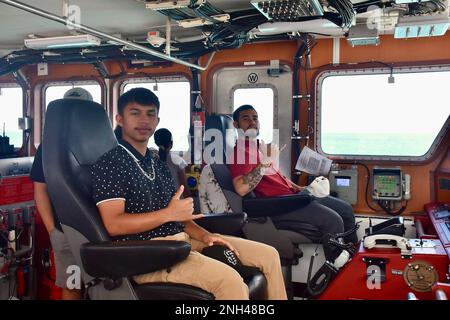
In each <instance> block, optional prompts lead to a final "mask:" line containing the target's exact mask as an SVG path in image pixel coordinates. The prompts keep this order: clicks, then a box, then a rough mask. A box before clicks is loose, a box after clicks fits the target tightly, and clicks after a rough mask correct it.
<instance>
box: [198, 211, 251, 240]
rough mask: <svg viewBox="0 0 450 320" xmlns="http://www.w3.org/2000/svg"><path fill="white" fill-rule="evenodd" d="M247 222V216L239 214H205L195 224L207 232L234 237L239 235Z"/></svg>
mask: <svg viewBox="0 0 450 320" xmlns="http://www.w3.org/2000/svg"><path fill="white" fill-rule="evenodd" d="M246 220H247V215H246V214H245V213H243V212H240V213H214V214H207V215H205V216H204V217H203V218H201V219H198V220H195V222H196V223H197V224H198V225H199V226H201V227H202V228H205V229H206V230H208V231H209V232H213V233H220V234H225V235H236V234H237V233H239V232H240V231H241V229H242V227H243V225H244V223H245V221H246Z"/></svg>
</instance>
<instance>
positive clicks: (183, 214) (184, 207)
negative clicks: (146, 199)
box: [167, 186, 203, 222]
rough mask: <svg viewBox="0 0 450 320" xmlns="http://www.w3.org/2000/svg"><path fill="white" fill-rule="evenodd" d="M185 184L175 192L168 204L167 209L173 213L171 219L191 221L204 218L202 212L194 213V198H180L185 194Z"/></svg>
mask: <svg viewBox="0 0 450 320" xmlns="http://www.w3.org/2000/svg"><path fill="white" fill-rule="evenodd" d="M183 191H184V186H180V188H179V189H178V190H177V192H176V193H175V194H174V196H173V197H172V199H171V200H170V202H169V205H168V206H167V210H168V212H169V214H170V215H171V219H170V220H171V221H178V222H183V221H190V220H195V219H199V218H202V217H203V215H202V214H197V215H193V214H192V213H193V212H194V199H192V198H186V199H180V198H181V195H182V194H183Z"/></svg>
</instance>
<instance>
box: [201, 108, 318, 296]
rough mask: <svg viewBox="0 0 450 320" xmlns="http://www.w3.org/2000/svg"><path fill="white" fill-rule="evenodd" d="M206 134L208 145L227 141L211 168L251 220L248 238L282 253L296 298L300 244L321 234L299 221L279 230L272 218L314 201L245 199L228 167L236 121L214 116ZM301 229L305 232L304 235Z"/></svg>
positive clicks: (209, 119)
mask: <svg viewBox="0 0 450 320" xmlns="http://www.w3.org/2000/svg"><path fill="white" fill-rule="evenodd" d="M211 129H212V130H218V132H220V133H221V134H220V135H218V136H216V135H215V134H214V131H213V132H212V133H211V132H209V133H208V130H211ZM205 131H206V135H205V144H206V145H208V144H210V143H212V142H213V141H215V140H214V139H212V137H214V138H217V137H223V139H224V140H223V141H221V142H220V143H219V145H221V144H222V143H223V151H219V150H214V149H213V150H212V151H213V152H212V159H209V160H211V161H212V162H213V163H210V164H209V165H210V167H211V170H212V172H213V173H214V177H215V178H216V180H217V183H218V184H219V186H220V188H221V191H222V192H223V194H224V196H225V198H226V200H227V201H228V204H229V205H230V207H231V209H232V212H245V213H246V214H247V216H248V220H247V222H246V224H245V226H244V228H243V232H244V235H245V237H246V238H248V239H250V240H254V241H258V242H262V243H266V244H269V245H271V246H273V247H275V248H276V249H277V250H278V252H279V254H280V257H281V265H282V267H283V275H284V278H285V284H286V288H287V290H288V295H291V296H292V294H293V292H292V288H291V285H292V284H291V281H292V266H293V265H296V264H298V260H299V259H300V258H301V257H302V256H303V252H302V250H301V249H300V245H302V246H303V245H304V244H312V242H313V240H319V239H320V237H318V234H320V231H319V230H318V229H317V228H316V227H315V226H313V225H310V224H306V223H304V224H303V223H298V222H297V223H296V224H295V226H294V225H293V223H287V224H286V225H285V226H283V227H280V226H278V228H277V227H275V225H274V224H273V222H272V220H271V219H270V217H271V216H274V215H278V214H282V213H287V212H290V211H293V210H295V209H297V208H299V207H300V206H302V205H307V204H309V202H310V201H312V199H313V198H312V197H311V196H309V195H293V196H283V197H273V198H257V197H256V196H255V195H254V193H253V192H251V193H250V194H248V195H246V196H245V197H241V196H240V195H239V194H237V193H236V191H235V190H234V187H233V183H232V179H231V174H230V171H229V169H228V166H227V165H226V164H224V163H225V159H226V154H225V153H224V152H225V150H233V148H234V144H235V142H236V138H237V136H236V130H235V129H234V126H233V119H232V118H231V117H230V116H228V115H220V114H219V115H210V116H208V117H207V118H206V121H205ZM218 132H216V133H218ZM209 140H212V141H209ZM216 151H217V152H223V154H218V155H216V154H215V152H216ZM216 156H218V157H216ZM222 157H223V158H222ZM215 160H218V161H215ZM293 227H294V228H293ZM298 230H301V233H300V232H299V231H298ZM311 239H313V240H311Z"/></svg>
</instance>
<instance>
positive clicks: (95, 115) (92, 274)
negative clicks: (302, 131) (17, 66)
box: [42, 99, 266, 300]
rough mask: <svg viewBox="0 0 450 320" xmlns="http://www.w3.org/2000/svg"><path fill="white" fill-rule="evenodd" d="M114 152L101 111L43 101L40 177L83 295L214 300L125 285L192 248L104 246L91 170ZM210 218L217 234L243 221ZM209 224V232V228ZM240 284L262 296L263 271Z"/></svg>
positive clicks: (196, 293) (188, 289)
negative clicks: (78, 272)
mask: <svg viewBox="0 0 450 320" xmlns="http://www.w3.org/2000/svg"><path fill="white" fill-rule="evenodd" d="M115 146H117V140H116V138H115V136H114V134H113V130H112V128H111V123H110V121H109V119H108V117H107V115H106V112H105V110H104V109H103V107H102V106H101V105H99V104H97V103H95V102H90V101H83V100H74V99H61V100H56V101H54V102H52V103H50V105H49V107H48V110H47V114H46V118H45V129H44V137H43V142H42V148H43V166H44V175H45V177H46V182H47V186H48V191H49V195H50V198H51V201H52V203H53V205H54V208H55V212H56V214H57V215H58V218H59V220H60V221H61V225H62V228H63V230H64V233H65V235H66V236H67V238H68V241H69V243H70V247H71V249H72V252H73V253H74V256H75V258H76V261H77V264H78V266H80V269H81V278H82V281H83V282H84V283H85V284H87V286H88V288H87V290H86V291H88V293H89V297H90V298H91V299H200V300H210V299H214V296H213V295H212V294H211V293H209V292H206V291H204V290H202V289H200V288H197V287H192V286H188V285H183V284H176V283H148V284H141V285H137V284H136V283H134V281H133V280H132V278H131V277H132V276H134V275H138V274H144V273H149V272H153V271H156V270H160V269H164V268H168V267H170V266H172V265H174V264H176V263H178V262H180V261H182V260H183V259H185V258H186V257H187V256H188V254H189V252H190V249H191V248H190V245H189V244H188V243H186V242H183V241H158V240H152V241H125V242H116V241H111V239H110V237H109V235H108V233H107V231H106V229H105V227H104V225H103V223H102V221H101V218H100V216H99V214H98V211H97V207H96V205H95V203H94V201H93V200H92V198H91V177H90V166H91V165H93V164H94V163H95V162H96V161H97V159H98V158H99V157H100V156H102V155H103V154H104V153H105V152H107V151H109V150H111V149H112V148H114V147H115ZM213 219H216V220H219V221H218V224H219V225H224V224H226V225H227V227H226V228H225V229H222V230H220V231H228V232H229V233H233V232H235V231H237V230H239V228H240V227H241V226H242V223H243V221H244V219H245V215H243V214H240V215H235V216H233V217H231V219H229V217H223V216H218V217H215V218H213ZM213 219H212V220H213ZM221 219H227V222H226V223H224V222H223V221H220V220H221ZM208 223H210V227H211V228H212V226H213V225H214V223H212V221H211V220H210V221H208ZM244 280H245V281H246V283H247V285H248V286H249V289H250V298H251V299H262V298H264V294H265V288H266V280H265V277H264V276H263V275H262V273H259V274H257V275H254V276H252V277H250V278H248V279H244Z"/></svg>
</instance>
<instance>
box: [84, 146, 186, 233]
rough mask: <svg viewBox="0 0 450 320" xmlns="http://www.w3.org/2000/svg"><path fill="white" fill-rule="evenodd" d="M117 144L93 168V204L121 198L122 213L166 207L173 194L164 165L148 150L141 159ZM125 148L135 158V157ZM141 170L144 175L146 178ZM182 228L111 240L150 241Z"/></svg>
mask: <svg viewBox="0 0 450 320" xmlns="http://www.w3.org/2000/svg"><path fill="white" fill-rule="evenodd" d="M119 143H120V145H119V146H117V147H116V148H114V149H112V150H111V151H109V152H107V153H105V154H104V155H103V156H102V157H101V158H100V159H99V160H98V161H97V163H96V164H95V165H93V166H92V188H93V198H94V201H95V203H96V204H99V203H101V202H103V201H108V200H112V199H122V200H125V212H126V213H130V214H140V213H147V212H153V211H157V210H160V209H163V208H166V207H167V205H168V204H169V202H170V200H171V199H172V197H173V195H174V194H175V191H176V190H175V185H174V181H173V178H172V176H171V174H170V171H169V168H168V167H167V165H166V164H165V163H164V162H162V161H160V160H159V159H158V157H157V156H156V155H155V154H154V153H153V152H151V151H150V150H148V149H147V153H146V155H145V157H144V156H142V154H140V153H139V152H138V151H137V150H136V149H134V148H133V147H132V146H131V145H130V144H129V143H127V142H126V141H119ZM125 148H126V149H127V150H128V151H129V152H131V153H132V154H133V155H134V158H133V157H132V156H131V155H130V154H129V153H128V152H127V150H126V149H125ZM136 160H137V161H138V162H137V163H136ZM139 166H140V167H139ZM142 170H144V171H145V172H146V173H147V176H146V175H144V173H143V172H142ZM183 229H184V225H183V224H181V223H178V222H169V223H165V224H163V225H161V226H159V227H157V228H155V229H152V230H148V231H146V232H143V233H139V234H133V235H126V236H119V237H115V238H114V239H115V240H123V241H125V240H149V239H151V238H155V237H165V236H169V235H174V234H177V233H179V232H182V231H183Z"/></svg>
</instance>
